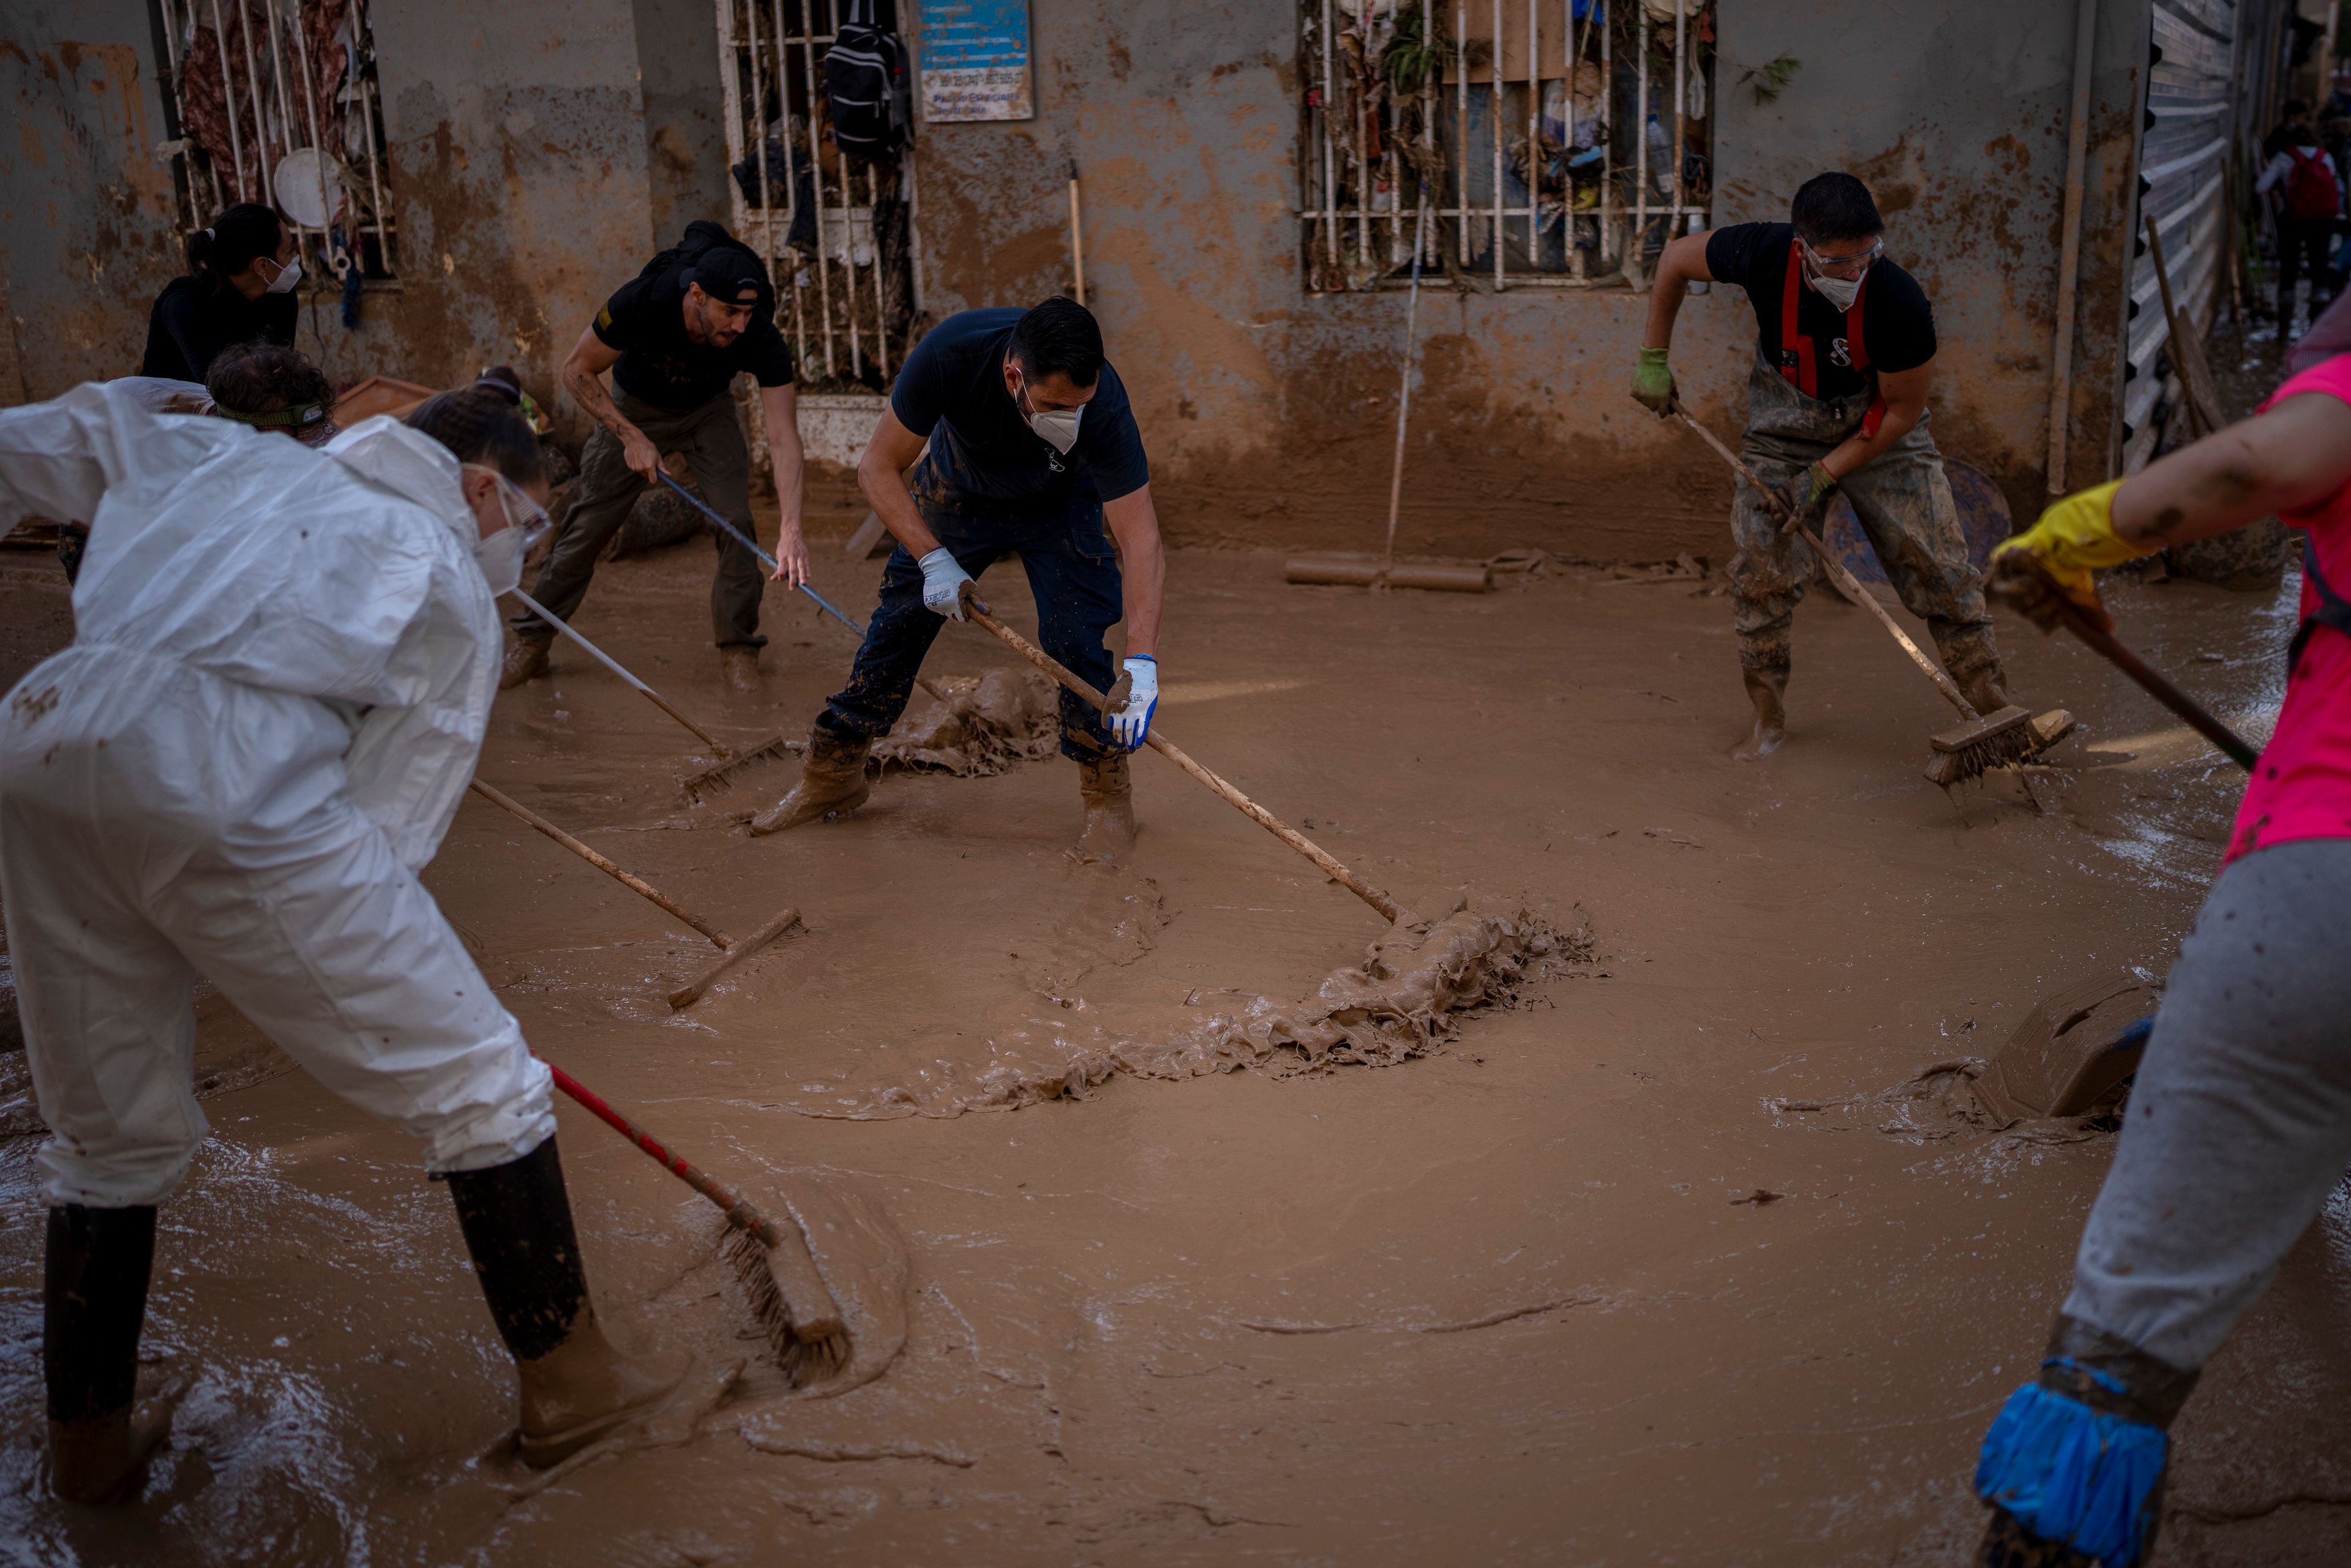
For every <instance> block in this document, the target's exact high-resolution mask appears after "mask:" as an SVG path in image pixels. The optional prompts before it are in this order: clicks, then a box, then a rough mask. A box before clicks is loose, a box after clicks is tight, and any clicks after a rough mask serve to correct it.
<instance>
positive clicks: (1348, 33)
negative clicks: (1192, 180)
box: [1297, 0, 1715, 293]
mask: <svg viewBox="0 0 2351 1568" xmlns="http://www.w3.org/2000/svg"><path fill="white" fill-rule="evenodd" d="M1473 9H1474V11H1476V12H1477V13H1480V14H1482V15H1481V16H1480V20H1481V22H1482V23H1483V24H1484V25H1485V26H1488V27H1490V29H1491V31H1490V32H1489V34H1488V35H1487V36H1486V37H1482V38H1473V37H1470V32H1469V27H1470V19H1471V15H1472V12H1473ZM1710 9H1711V7H1709V6H1708V5H1706V4H1705V0H1591V3H1589V4H1580V3H1579V0H1559V4H1558V7H1557V10H1556V11H1555V12H1552V11H1551V9H1550V8H1549V7H1547V6H1545V5H1542V4H1541V0H1528V4H1527V6H1526V13H1525V16H1524V17H1523V18H1522V19H1521V18H1519V17H1517V16H1515V15H1514V12H1515V7H1506V6H1505V5H1503V3H1502V0H1484V3H1481V0H1303V3H1302V4H1301V6H1300V13H1299V14H1300V25H1301V40H1300V42H1301V48H1300V50H1299V61H1300V64H1301V66H1302V67H1303V68H1304V69H1303V71H1302V73H1301V74H1302V75H1303V76H1304V77H1305V78H1306V79H1305V82H1304V84H1303V85H1304V87H1305V89H1306V98H1305V102H1304V105H1303V108H1302V114H1301V144H1300V148H1301V155H1300V158H1299V172H1300V175H1301V192H1300V200H1299V204H1298V208H1297V215H1298V217H1299V220H1300V225H1301V257H1302V259H1303V262H1304V267H1305V270H1306V274H1307V287H1308V288H1309V290H1310V291H1311V292H1314V293H1325V292H1343V291H1348V290H1357V289H1364V288H1380V287H1403V286H1404V279H1403V274H1404V273H1405V272H1406V271H1408V266H1407V263H1408V261H1409V259H1410V250H1411V246H1409V245H1407V244H1406V243H1405V240H1404V239H1403V237H1402V236H1403V231H1404V228H1405V225H1404V222H1403V217H1404V209H1405V203H1406V201H1407V200H1409V199H1410V197H1409V196H1408V194H1407V193H1406V190H1405V186H1406V184H1407V183H1412V184H1414V185H1415V186H1416V185H1417V179H1416V177H1415V176H1413V175H1411V174H1410V173H1408V172H1407V166H1408V162H1409V161H1408V160H1405V158H1403V157H1402V155H1401V154H1402V146H1401V140H1402V136H1403V128H1404V126H1405V119H1404V116H1405V112H1406V110H1407V109H1408V107H1409V106H1411V105H1413V104H1415V103H1416V104H1417V106H1418V110H1419V114H1420V117H1421V120H1422V125H1421V138H1420V139H1421V141H1422V144H1423V145H1424V146H1433V147H1435V148H1436V150H1437V153H1438V157H1439V159H1440V161H1441V170H1442V184H1443V190H1442V191H1441V192H1440V191H1439V189H1438V184H1439V177H1438V176H1437V174H1432V175H1431V176H1430V177H1429V182H1428V183H1429V186H1430V193H1431V197H1432V205H1431V208H1430V216H1431V217H1432V218H1434V219H1437V220H1440V223H1450V224H1452V225H1453V226H1454V234H1453V235H1452V236H1451V237H1450V239H1449V240H1448V239H1447V237H1446V236H1444V235H1442V233H1441V232H1440V231H1439V229H1438V228H1437V226H1435V225H1433V229H1432V233H1431V235H1430V236H1429V238H1428V240H1427V241H1426V251H1425V253H1424V260H1434V259H1435V258H1436V257H1438V256H1444V255H1446V254H1447V252H1450V254H1451V256H1452V260H1453V263H1454V264H1455V265H1456V266H1458V267H1459V268H1460V269H1462V270H1463V271H1465V272H1466V271H1468V270H1469V269H1470V268H1471V267H1472V266H1473V265H1475V264H1478V263H1485V264H1487V265H1488V266H1489V267H1490V269H1491V270H1490V274H1489V286H1490V287H1494V288H1497V289H1502V288H1510V287H1521V286H1528V285H1532V286H1550V287H1634V288H1636V289H1637V288H1640V287H1645V286H1646V269H1647V267H1648V266H1649V265H1651V263H1652V260H1653V258H1654V256H1655V255H1656V250H1657V249H1658V248H1659V247H1660V246H1663V245H1664V244H1665V243H1666V242H1667V240H1669V239H1671V238H1672V237H1673V236H1674V235H1677V234H1680V233H1683V232H1695V231H1696V230H1698V229H1699V228H1702V227H1704V226H1705V225H1706V223H1707V220H1708V213H1709V210H1710V208H1711V205H1712V191H1711V184H1712V182H1711V179H1710V177H1708V178H1704V179H1702V180H1701V179H1698V178H1697V176H1698V175H1699V174H1701V173H1703V172H1706V171H1709V170H1710V169H1711V167H1712V157H1711V149H1710V131H1711V124H1712V118H1713V112H1714V109H1715V104H1714V94H1713V92H1712V89H1711V81H1712V76H1713V64H1714V62H1713V52H1712V48H1711V39H1710V38H1708V39H1701V38H1700V37H1699V36H1698V35H1699V28H1698V21H1699V20H1700V18H1701V17H1702V16H1704V15H1705V14H1706V13H1708V11H1709V10H1710ZM1447 11H1450V13H1451V15H1450V16H1447V14H1446V13H1447ZM1411 27H1416V29H1417V37H1418V39H1419V40H1420V42H1421V44H1422V45H1423V46H1424V47H1426V48H1427V49H1429V50H1430V51H1432V54H1433V56H1434V57H1435V61H1436V63H1435V64H1433V65H1431V66H1429V67H1428V68H1427V69H1426V76H1425V78H1424V79H1423V81H1422V84H1421V88H1420V89H1419V91H1418V92H1417V94H1416V95H1408V94H1406V93H1403V92H1399V91H1397V90H1395V87H1394V85H1393V79H1392V77H1391V73H1390V71H1389V70H1388V59H1387V57H1386V55H1385V53H1384V51H1385V50H1387V49H1388V48H1389V47H1393V46H1395V44H1396V43H1397V41H1398V39H1399V37H1408V34H1407V29H1408V28H1411ZM1553 28H1556V31H1553V30H1552V29H1553ZM1448 33H1449V34H1450V39H1449V42H1450V45H1451V47H1450V49H1449V50H1446V49H1444V48H1443V47H1442V46H1440V45H1439V44H1438V40H1440V39H1444V38H1446V37H1447V34H1448ZM1620 44H1621V45H1622V46H1623V47H1625V49H1627V50H1629V51H1630V57H1631V58H1633V59H1635V60H1637V61H1639V62H1640V64H1641V68H1640V69H1638V70H1635V71H1631V72H1627V73H1626V74H1627V75H1628V76H1631V77H1632V78H1634V80H1633V81H1632V82H1631V83H1628V84H1620V83H1618V81H1617V80H1616V74H1615V61H1616V57H1617V52H1618V47H1619V45H1620ZM1546 47H1548V48H1549V49H1551V50H1552V56H1551V57H1546V55H1545V53H1544V50H1545V48H1546ZM1520 48H1523V49H1524V51H1525V56H1524V70H1523V72H1520V71H1518V70H1515V69H1510V68H1508V67H1507V66H1506V61H1507V62H1508V63H1509V65H1515V64H1516V63H1517V55H1518V51H1519V50H1520ZM1479 50H1483V51H1485V53H1484V54H1483V56H1482V57H1480V55H1479ZM1595 67H1596V68H1597V71H1598V78H1599V84H1598V85H1599V92H1598V99H1597V102H1596V104H1590V103H1587V106H1586V107H1584V108H1581V109H1580V108H1579V106H1578V104H1577V93H1576V87H1577V74H1578V71H1579V69H1582V70H1583V71H1587V72H1589V71H1591V70H1593V68H1595ZM1667 71H1670V72H1671V73H1672V78H1673V79H1672V86H1671V89H1670V92H1669V91H1668V89H1667V83H1666V80H1665V76H1664V73H1666V72H1667ZM1447 76H1449V77H1450V80H1449V81H1447V80H1446V79H1445V78H1447ZM1472 78H1482V79H1480V80H1479V81H1478V82H1477V83H1475V84H1474V85H1477V86H1479V87H1480V88H1481V89H1482V92H1481V93H1480V94H1479V95H1477V97H1478V99H1479V101H1477V102H1475V103H1474V104H1473V94H1472V92H1471V88H1472V86H1473V80H1472ZM1448 86H1449V87H1450V88H1451V89H1453V90H1452V91H1451V92H1450V93H1447V92H1444V91H1443V90H1442V89H1444V88H1445V87H1448ZM1698 90H1704V91H1705V93H1706V96H1707V100H1708V101H1707V102H1706V104H1705V105H1703V106H1699V105H1696V104H1694V103H1693V101H1692V99H1693V94H1694V92H1697V91H1698ZM1520 91H1522V92H1524V93H1525V94H1526V99H1527V101H1526V103H1525V105H1524V111H1525V112H1524V114H1523V117H1522V118H1521V117H1520V116H1518V115H1516V114H1514V113H1513V112H1512V110H1511V107H1510V97H1511V95H1512V94H1513V93H1515V92H1520ZM1547 91H1556V92H1557V93H1558V94H1559V96H1560V99H1561V105H1562V107H1561V110H1560V112H1559V114H1558V115H1557V117H1556V118H1555V119H1552V120H1548V121H1547V117H1546V111H1545V108H1544V98H1545V94H1546V92H1547ZM1620 92H1621V97H1620ZM1448 99H1449V100H1450V101H1449V104H1447V100H1448ZM1669 104H1670V107H1671V113H1672V129H1671V131H1670V132H1668V131H1667V128H1666V126H1665V124H1664V123H1662V121H1663V119H1664V115H1665V113H1666V111H1667V106H1668V105H1669ZM1448 107H1449V109H1450V123H1449V124H1447V123H1445V122H1444V121H1445V118H1446V117H1445V115H1444V113H1443V112H1442V110H1443V109H1445V108H1448ZM1699 107H1703V108H1704V109H1705V110H1707V112H1706V113H1705V114H1699V113H1698V112H1696V110H1698V108H1699ZM1653 110H1654V111H1655V114H1656V118H1657V119H1658V120H1660V121H1661V123H1660V124H1658V125H1657V126H1656V131H1655V135H1654V136H1653V135H1652V131H1651V127H1650V123H1649V121H1650V120H1651V118H1652V114H1653ZM1478 111H1482V120H1483V123H1482V124H1481V123H1479V113H1478ZM1506 120H1515V121H1517V122H1518V123H1520V124H1522V125H1523V127H1524V131H1523V134H1524V140H1523V141H1520V142H1518V144H1517V145H1516V146H1512V145H1510V141H1511V139H1510V136H1509V134H1508V132H1507V131H1506V130H1505V123H1506ZM1627 120H1629V121H1630V123H1629V124H1627V123H1626V121H1627ZM1580 130H1581V131H1584V132H1586V133H1588V134H1589V135H1590V136H1591V139H1592V140H1591V144H1590V145H1589V146H1588V147H1587V146H1579V141H1582V140H1583V137H1582V136H1580V134H1579V131H1580ZM1628 133H1629V134H1628ZM1481 137H1482V138H1483V139H1484V141H1485V142H1486V145H1483V146H1479V145H1476V143H1477V141H1479V138H1481ZM1554 138H1556V140H1554ZM1374 141H1376V142H1377V143H1378V144H1379V147H1380V152H1381V155H1380V156H1376V157H1374V156H1373V153H1372V150H1373V145H1374ZM1626 143H1629V145H1627V144H1626ZM1579 154H1581V155H1582V156H1583V157H1585V158H1587V159H1589V160H1590V162H1588V163H1587V164H1584V165H1583V166H1581V167H1575V168H1572V169H1571V168H1570V167H1568V165H1567V162H1566V161H1567V160H1568V159H1570V158H1573V157H1575V156H1577V155H1579ZM1669 160H1670V162H1668V161H1669ZM1473 164H1474V165H1475V167H1473ZM1478 183H1484V184H1486V185H1487V186H1488V189H1487V190H1486V191H1484V192H1477V193H1474V195H1473V188H1474V185H1475V184H1478ZM1512 183H1518V184H1520V186H1521V188H1520V190H1519V191H1516V192H1512V191H1511V190H1510V185H1511V184H1512ZM1585 203H1588V204H1585ZM1381 217H1385V218H1386V219H1387V223H1386V225H1384V226H1385V227H1386V229H1387V231H1388V232H1387V235H1386V236H1385V237H1386V243H1385V244H1384V245H1381V244H1379V243H1378V242H1377V241H1375V240H1374V225H1375V224H1376V223H1377V220H1378V219H1379V218H1381ZM1519 225H1524V227H1523V229H1520V227H1519ZM1552 230H1555V231H1556V232H1557V233H1558V235H1560V236H1561V237H1560V240H1559V243H1558V245H1557V246H1556V248H1554V247H1553V246H1550V245H1548V244H1547V243H1546V235H1547V231H1552ZM1594 257H1596V258H1597V262H1596V264H1595V263H1594V261H1593V258H1594ZM1479 270H1481V271H1484V270H1486V268H1485V267H1479Z"/></svg>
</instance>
